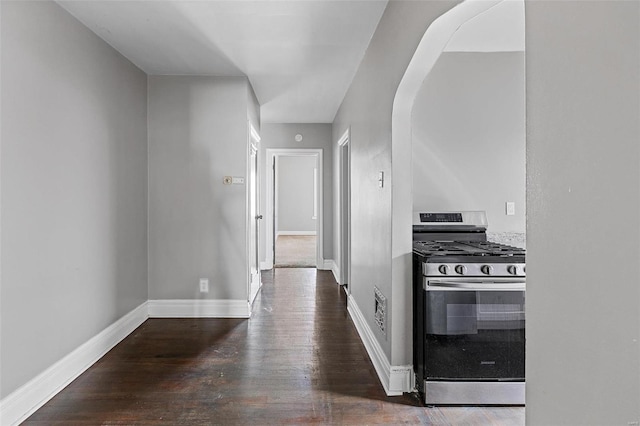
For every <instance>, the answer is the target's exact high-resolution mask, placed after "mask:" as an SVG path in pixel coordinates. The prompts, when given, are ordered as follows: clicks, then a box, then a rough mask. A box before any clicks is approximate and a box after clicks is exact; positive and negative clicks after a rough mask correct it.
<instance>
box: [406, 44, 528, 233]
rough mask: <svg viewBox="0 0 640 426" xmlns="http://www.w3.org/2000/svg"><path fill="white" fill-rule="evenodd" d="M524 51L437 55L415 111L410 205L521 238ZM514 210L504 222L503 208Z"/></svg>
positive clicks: (523, 206)
mask: <svg viewBox="0 0 640 426" xmlns="http://www.w3.org/2000/svg"><path fill="white" fill-rule="evenodd" d="M524 91H525V82H524V53H523V52H499V53H496V52H494V53H443V54H442V55H441V56H440V58H439V59H438V62H437V63H436V65H435V66H434V68H433V69H432V70H431V72H430V74H429V75H428V77H427V79H426V80H425V82H424V83H423V85H422V87H421V89H420V91H419V92H418V94H417V96H416V100H415V104H414V107H413V119H412V131H413V137H412V142H413V146H412V149H413V155H412V157H413V205H414V210H421V211H460V210H485V211H486V212H487V216H488V222H489V231H492V232H514V233H524V232H525V185H526V183H525V123H524V118H525V103H524ZM506 201H513V202H515V203H516V204H515V205H516V214H515V215H513V216H507V215H506V212H505V202H506Z"/></svg>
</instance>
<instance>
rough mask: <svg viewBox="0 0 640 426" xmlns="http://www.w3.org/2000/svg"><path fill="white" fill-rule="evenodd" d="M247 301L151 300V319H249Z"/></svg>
mask: <svg viewBox="0 0 640 426" xmlns="http://www.w3.org/2000/svg"><path fill="white" fill-rule="evenodd" d="M250 315H251V311H250V306H249V302H248V301H247V300H214V299H206V300H199V299H196V300H191V299H176V300H149V318H249V316H250Z"/></svg>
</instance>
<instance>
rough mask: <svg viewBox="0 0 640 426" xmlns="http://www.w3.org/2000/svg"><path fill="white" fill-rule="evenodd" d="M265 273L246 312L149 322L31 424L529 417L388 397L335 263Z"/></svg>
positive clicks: (517, 421) (485, 421)
mask: <svg viewBox="0 0 640 426" xmlns="http://www.w3.org/2000/svg"><path fill="white" fill-rule="evenodd" d="M263 280H264V286H263V289H262V291H261V294H260V295H259V296H258V299H257V300H256V302H255V305H254V315H253V316H252V318H251V319H249V320H241V319H149V320H147V321H146V322H145V323H144V324H142V325H141V326H140V327H139V328H138V329H137V330H135V331H134V332H133V333H132V334H131V335H129V336H128V337H127V338H126V339H125V340H123V341H122V342H121V343H120V344H119V345H117V346H116V347H115V348H114V349H113V350H111V351H110V352H109V353H108V354H107V355H105V356H104V357H103V358H102V359H101V360H100V361H98V362H97V363H96V364H95V365H93V366H92V367H91V368H90V369H89V370H87V371H86V372H85V373H84V374H82V375H81V376H80V377H79V378H78V379H76V380H75V381H74V382H73V383H71V384H70V385H69V386H68V387H67V388H65V389H64V390H63V391H62V392H60V393H59V394H58V395H56V396H55V397H54V398H53V399H52V400H51V401H49V402H48V403H47V404H46V405H44V406H43V407H42V408H41V409H40V410H38V411H37V412H36V413H34V414H33V415H32V416H31V417H30V418H29V419H27V421H26V422H25V423H24V424H33V425H39V424H46V425H51V424H60V425H94V424H95V425H98V424H105V425H136V424H139V425H153V424H158V425H213V424H216V425H249V424H251V425H256V424H259V425H263V424H278V425H281V424H296V425H300V424H348V425H363V424H388V425H398V424H434V425H521V424H524V408H521V407H493V408H489V407H484V408H483V407H423V406H421V404H420V402H419V400H418V398H417V397H416V396H414V395H409V394H405V395H404V396H400V397H391V398H389V397H386V396H385V393H384V391H383V389H382V386H381V385H380V382H379V381H378V378H377V375H376V373H375V370H374V368H373V366H372V364H371V362H370V361H369V358H368V356H367V353H366V351H365V349H364V346H363V345H362V343H361V341H360V339H359V337H358V334H357V332H356V330H355V327H354V326H353V323H352V322H351V319H350V318H349V315H348V313H347V311H346V299H345V295H344V292H343V291H342V289H341V288H340V287H338V286H337V285H336V283H335V281H334V279H333V276H332V274H331V272H328V271H316V270H315V269H275V270H273V271H268V272H265V273H263Z"/></svg>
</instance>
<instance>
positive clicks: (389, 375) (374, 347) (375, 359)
mask: <svg viewBox="0 0 640 426" xmlns="http://www.w3.org/2000/svg"><path fill="white" fill-rule="evenodd" d="M347 311H348V312H349V315H350V316H351V319H352V320H353V323H354V325H355V326H356V330H358V334H359V335H360V339H362V343H363V344H364V347H365V349H366V350H367V353H368V354H369V358H371V362H372V363H373V366H374V368H375V369H376V373H378V378H379V379H380V382H381V383H382V387H383V388H384V391H385V392H386V394H387V396H398V395H402V393H403V392H411V390H412V389H413V388H414V383H413V381H414V380H413V367H412V366H411V365H398V366H395V365H394V366H392V365H391V363H390V362H389V360H388V359H387V356H386V355H385V353H384V350H383V349H382V347H381V346H380V343H378V340H377V339H376V338H375V335H374V334H373V330H371V328H370V327H369V324H368V323H367V321H366V320H365V318H364V316H363V315H362V311H360V308H358V305H357V303H356V301H355V299H354V298H353V296H351V295H349V296H348V299H347Z"/></svg>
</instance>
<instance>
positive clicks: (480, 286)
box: [424, 280, 526, 291]
mask: <svg viewBox="0 0 640 426" xmlns="http://www.w3.org/2000/svg"><path fill="white" fill-rule="evenodd" d="M525 288H526V283H525V282H514V281H508V282H494V281H491V282H460V281H446V280H424V289H425V290H426V291H525Z"/></svg>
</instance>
